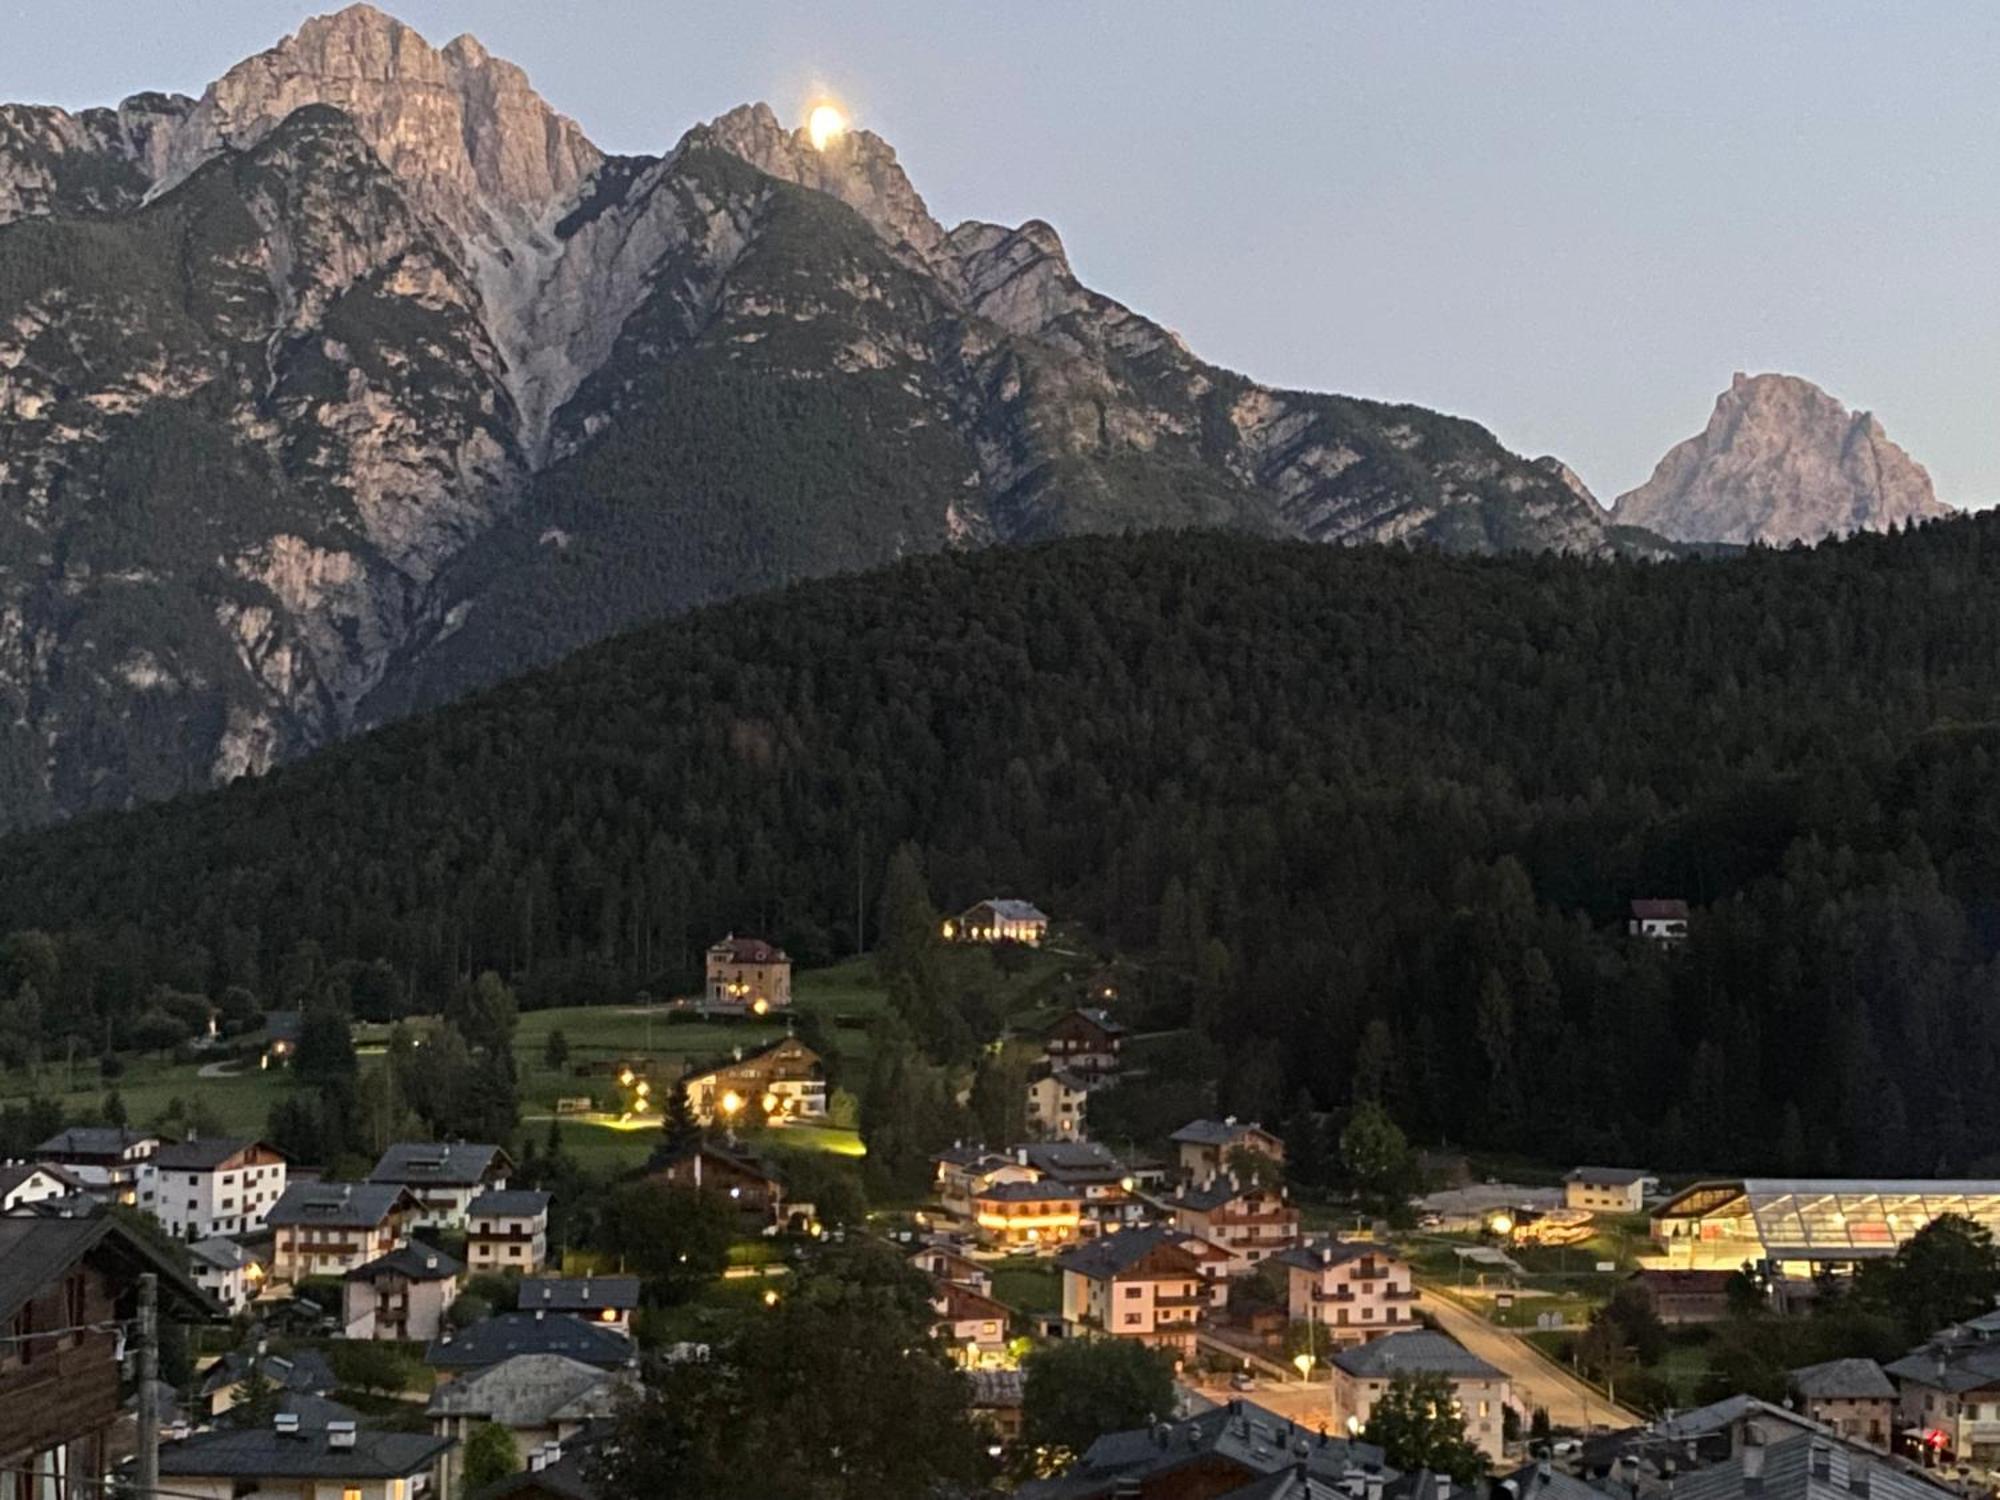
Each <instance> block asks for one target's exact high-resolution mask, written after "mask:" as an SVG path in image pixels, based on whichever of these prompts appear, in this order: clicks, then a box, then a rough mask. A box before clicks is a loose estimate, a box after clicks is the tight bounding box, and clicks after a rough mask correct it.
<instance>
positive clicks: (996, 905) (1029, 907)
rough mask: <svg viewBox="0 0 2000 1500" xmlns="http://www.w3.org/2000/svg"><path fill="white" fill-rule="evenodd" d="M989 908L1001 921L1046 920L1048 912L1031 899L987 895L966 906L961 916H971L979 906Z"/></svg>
mask: <svg viewBox="0 0 2000 1500" xmlns="http://www.w3.org/2000/svg"><path fill="white" fill-rule="evenodd" d="M982 906H983V907H987V908H989V909H990V910H991V911H992V913H993V915H994V916H996V917H998V918H1000V920H1001V921H1003V922H1047V921H1048V919H1049V917H1048V913H1047V912H1045V911H1043V910H1042V909H1041V908H1040V907H1039V906H1037V905H1035V903H1034V902H1032V901H1021V900H1017V899H1016V898H1014V897H1012V896H988V897H987V898H986V899H985V900H984V901H975V902H973V903H972V905H970V906H968V907H967V908H966V909H965V910H964V912H962V913H961V915H962V916H967V917H969V916H971V915H972V914H973V913H974V912H976V911H978V910H979V909H980V908H981V907H982Z"/></svg>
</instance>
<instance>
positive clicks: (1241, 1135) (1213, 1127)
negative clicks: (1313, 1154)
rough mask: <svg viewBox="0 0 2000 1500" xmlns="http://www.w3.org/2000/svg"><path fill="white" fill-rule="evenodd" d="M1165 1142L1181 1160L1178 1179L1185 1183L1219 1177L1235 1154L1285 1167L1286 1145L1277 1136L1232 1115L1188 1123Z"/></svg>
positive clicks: (1250, 1121)
mask: <svg viewBox="0 0 2000 1500" xmlns="http://www.w3.org/2000/svg"><path fill="white" fill-rule="evenodd" d="M1168 1139H1169V1140H1170V1141H1172V1142H1173V1146H1174V1150H1175V1151H1176V1152H1177V1153H1178V1155H1179V1157H1180V1169H1181V1178H1182V1180H1183V1181H1186V1182H1207V1181H1208V1180H1210V1179H1211V1178H1215V1177H1220V1176H1222V1175H1223V1174H1224V1173H1225V1172H1227V1171H1228V1170H1229V1158H1230V1157H1231V1156H1232V1155H1233V1154H1234V1153H1236V1152H1238V1151H1249V1152H1253V1153H1255V1154H1256V1155H1258V1156H1263V1157H1268V1158H1269V1159H1270V1160H1272V1161H1274V1162H1276V1163H1277V1164H1278V1165H1279V1166H1280V1167H1282V1166H1283V1165H1284V1164H1285V1143H1284V1142H1283V1141H1282V1140H1280V1139H1279V1138H1278V1136H1277V1134H1276V1132H1274V1131H1269V1130H1266V1129H1265V1128H1264V1127H1263V1126H1262V1125H1259V1124H1258V1123H1257V1122H1256V1121H1255V1120H1239V1119H1237V1118H1236V1116H1234V1115H1231V1116H1229V1118H1227V1119H1225V1120H1190V1121H1189V1122H1188V1123H1187V1124H1185V1125H1183V1126H1182V1127H1181V1128H1180V1129H1179V1130H1176V1131H1175V1132H1174V1133H1173V1134H1172V1135H1171V1136H1169V1137H1168Z"/></svg>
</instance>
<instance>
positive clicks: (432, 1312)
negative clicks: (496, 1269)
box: [341, 1243, 465, 1343]
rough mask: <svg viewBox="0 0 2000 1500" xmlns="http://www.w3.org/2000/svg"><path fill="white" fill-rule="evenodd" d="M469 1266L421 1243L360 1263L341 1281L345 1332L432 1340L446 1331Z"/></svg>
mask: <svg viewBox="0 0 2000 1500" xmlns="http://www.w3.org/2000/svg"><path fill="white" fill-rule="evenodd" d="M464 1269H465V1268H464V1267H463V1266H461V1265H460V1264H459V1263H458V1262H457V1261H455V1260H453V1259H452V1258H451V1257H450V1256H449V1255H446V1254H445V1253H444V1252H443V1251H442V1250H433V1249H432V1248H431V1247H430V1246H428V1245H424V1244H415V1243H413V1244H408V1245H403V1246H400V1247H398V1248H397V1249H394V1250H391V1251H390V1252H389V1253H388V1254H387V1255H381V1256H377V1257H376V1258H375V1259H374V1260H371V1261H368V1262H366V1263H365V1264H363V1265H358V1266H356V1267H355V1268H354V1269H353V1270H351V1271H349V1272H348V1273H347V1275H346V1276H345V1277H344V1278H343V1279H342V1284H341V1310H342V1312H343V1313H344V1314H345V1317H344V1324H345V1328H346V1335H345V1336H346V1337H348V1338H351V1339H395V1340H399V1341H402V1342H411V1341H415V1342H419V1343H429V1342H430V1341H431V1340H432V1339H434V1338H436V1337H438V1335H439V1334H441V1333H443V1332H444V1328H445V1314H446V1313H447V1312H448V1311H450V1309H451V1304H452V1302H453V1300H454V1299H456V1298H457V1296H458V1279H459V1273H460V1272H461V1271H463V1270H464Z"/></svg>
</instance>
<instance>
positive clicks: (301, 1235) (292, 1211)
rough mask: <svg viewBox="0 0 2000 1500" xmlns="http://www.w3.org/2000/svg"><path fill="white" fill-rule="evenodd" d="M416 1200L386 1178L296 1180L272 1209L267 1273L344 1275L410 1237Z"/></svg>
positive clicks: (289, 1279)
mask: <svg viewBox="0 0 2000 1500" xmlns="http://www.w3.org/2000/svg"><path fill="white" fill-rule="evenodd" d="M416 1214H417V1201H416V1199H414V1198H412V1197H411V1196H410V1194H409V1191H408V1190H407V1189H405V1188H400V1187H397V1186H395V1185H394V1184H392V1183H386V1182H297V1183H293V1184H292V1185H291V1186H290V1187H288V1188H286V1189H285V1195H284V1197H282V1198H280V1199H279V1200H278V1202H277V1204H276V1205H275V1206H274V1207H273V1208H272V1209H271V1211H270V1214H269V1216H268V1218H267V1219H266V1221H265V1222H266V1223H267V1224H268V1225H269V1226H270V1229H271V1236H272V1238H271V1275H272V1277H273V1278H274V1279H275V1280H278V1281H281V1282H286V1283H289V1284H291V1285H297V1284H298V1283H299V1282H301V1281H303V1280H305V1279H306V1277H308V1276H345V1275H346V1274H347V1273H348V1272H349V1271H351V1270H353V1269H354V1268H355V1267H356V1266H362V1265H366V1264H367V1263H368V1262H369V1261H372V1260H375V1259H378V1258H379V1257H381V1256H384V1255H387V1254H388V1253H389V1252H390V1251H391V1250H394V1249H396V1248H397V1247H398V1246H400V1245H401V1244H402V1243H403V1242H404V1241H405V1240H406V1239H408V1238H409V1232H410V1225H411V1223H412V1222H413V1221H414V1220H415V1218H416Z"/></svg>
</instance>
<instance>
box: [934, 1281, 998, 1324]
mask: <svg viewBox="0 0 2000 1500" xmlns="http://www.w3.org/2000/svg"><path fill="white" fill-rule="evenodd" d="M940 1303H942V1304H943V1306H939V1305H938V1304H940ZM931 1310H932V1311H933V1312H935V1313H936V1314H937V1315H938V1317H939V1319H941V1320H948V1321H950V1322H953V1323H963V1322H965V1321H966V1320H967V1319H970V1318H982V1319H994V1320H997V1321H998V1322H999V1324H1000V1327H1001V1329H1002V1331H1003V1332H1004V1331H1005V1329H1006V1327H1007V1320H1008V1319H1009V1318H1010V1317H1012V1316H1013V1309H1011V1308H1009V1307H1008V1306H1007V1304H1006V1303H1004V1302H996V1301H994V1300H993V1299H992V1298H991V1297H989V1296H987V1295H986V1294H985V1293H984V1292H975V1291H974V1290H973V1289H972V1288H971V1287H969V1286H961V1285H960V1284H959V1283H958V1282H956V1281H940V1282H939V1283H937V1285H936V1286H935V1287H934V1288H932V1290H931Z"/></svg>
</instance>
